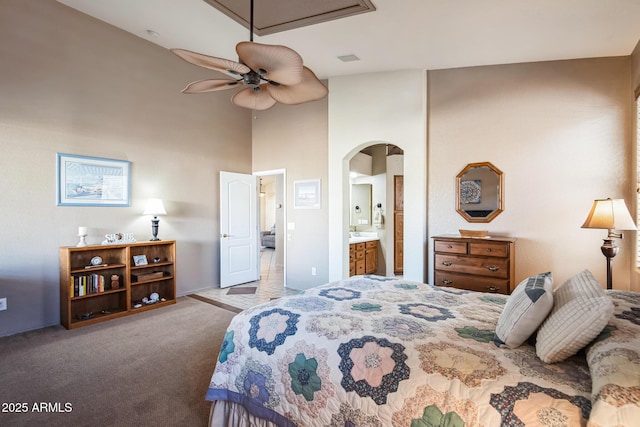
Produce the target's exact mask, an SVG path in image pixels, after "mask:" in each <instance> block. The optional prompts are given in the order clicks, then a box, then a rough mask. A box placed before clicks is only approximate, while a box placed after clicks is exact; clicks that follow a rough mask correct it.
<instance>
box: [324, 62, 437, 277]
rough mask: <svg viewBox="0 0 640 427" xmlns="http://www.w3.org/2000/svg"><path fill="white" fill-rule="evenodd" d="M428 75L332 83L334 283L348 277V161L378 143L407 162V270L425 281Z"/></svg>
mask: <svg viewBox="0 0 640 427" xmlns="http://www.w3.org/2000/svg"><path fill="white" fill-rule="evenodd" d="M426 93H427V89H426V76H425V73H424V71H420V70H409V71H395V72H388V73H372V74H364V75H358V76H343V77H336V78H332V79H330V81H329V153H328V169H329V174H328V175H329V186H328V187H329V188H328V191H329V193H330V195H331V199H330V207H329V279H330V280H339V279H341V278H344V277H348V275H349V253H348V229H349V216H348V215H349V208H348V206H349V179H348V172H349V159H351V157H353V155H354V154H355V153H356V152H358V151H360V150H361V149H362V148H364V147H366V146H369V145H372V144H375V143H391V144H394V145H397V146H398V147H400V148H402V149H403V150H404V154H405V156H404V158H405V165H404V166H405V177H404V179H405V271H404V277H406V278H407V279H410V280H417V281H424V279H425V268H424V266H425V245H426V231H427V228H426V227H427V224H426V222H425V221H424V219H425V218H426V208H427V191H426V175H427V166H426V165H427V149H426V148H427V146H426V104H425V95H426Z"/></svg>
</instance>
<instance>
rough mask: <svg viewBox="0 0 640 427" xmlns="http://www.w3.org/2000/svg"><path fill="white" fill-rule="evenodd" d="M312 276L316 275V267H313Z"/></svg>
mask: <svg viewBox="0 0 640 427" xmlns="http://www.w3.org/2000/svg"><path fill="white" fill-rule="evenodd" d="M311 275H312V276H315V275H316V268H315V267H311Z"/></svg>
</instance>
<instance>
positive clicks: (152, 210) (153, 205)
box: [143, 199, 167, 216]
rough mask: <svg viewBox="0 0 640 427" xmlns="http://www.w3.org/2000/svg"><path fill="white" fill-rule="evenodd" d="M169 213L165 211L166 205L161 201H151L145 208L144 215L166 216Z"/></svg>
mask: <svg viewBox="0 0 640 427" xmlns="http://www.w3.org/2000/svg"><path fill="white" fill-rule="evenodd" d="M166 214H167V211H165V210H164V205H163V204H162V200H160V199H149V200H148V201H147V206H146V207H145V208H144V213H143V215H153V216H158V215H166Z"/></svg>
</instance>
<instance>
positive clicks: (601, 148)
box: [428, 57, 637, 289]
mask: <svg viewBox="0 0 640 427" xmlns="http://www.w3.org/2000/svg"><path fill="white" fill-rule="evenodd" d="M629 69H630V59H629V57H619V58H600V59H586V60H575V61H556V62H542V63H530V64H518V65H500V66H488V67H475V68H463V69H453V70H440V71H430V72H429V73H428V76H429V142H428V144H429V216H428V222H429V235H430V236H433V235H437V234H441V233H452V232H456V231H457V230H458V229H459V228H471V229H488V230H489V231H490V234H507V235H511V236H514V237H517V238H518V242H517V249H516V254H517V255H516V280H521V279H523V278H525V277H526V276H528V275H531V274H536V273H540V272H544V271H552V272H553V275H554V279H555V281H556V283H557V284H561V283H562V282H563V281H564V280H566V279H567V278H568V277H569V276H571V275H573V274H575V273H578V272H579V271H581V270H582V269H585V268H588V269H589V270H591V271H592V272H593V273H594V274H595V276H596V277H597V278H598V279H599V280H600V281H601V283H606V269H605V258H604V256H603V255H602V253H601V252H600V245H601V244H602V239H603V238H604V237H606V234H607V232H606V230H589V229H581V228H580V226H581V225H582V223H583V222H584V220H585V218H586V216H587V213H588V212H589V209H590V208H591V205H592V203H593V200H594V199H597V198H606V197H612V198H625V199H626V201H627V205H628V206H629V207H630V208H631V209H632V212H633V210H634V206H635V203H634V200H635V199H634V194H635V184H634V183H633V182H632V177H633V176H634V172H633V168H634V165H635V160H634V158H633V157H632V156H631V153H632V143H631V130H630V129H631V126H630V117H631V116H632V115H631V108H632V104H631V101H630V100H631V97H630V92H631V90H632V89H631V87H630V79H629ZM481 161H490V162H492V163H493V164H494V165H495V166H496V167H498V168H499V169H501V170H502V171H503V172H504V174H505V191H504V197H505V200H504V203H505V205H504V208H505V210H504V212H503V213H502V214H500V215H499V216H498V217H496V219H494V220H493V221H492V222H491V223H489V224H470V223H467V222H466V221H465V220H464V219H463V218H462V217H461V216H460V215H458V214H457V213H456V211H455V199H454V196H455V194H454V193H455V177H456V175H457V174H458V172H459V171H460V170H462V168H464V166H465V165H466V164H467V163H472V162H481ZM626 235H627V238H625V239H624V240H623V241H619V244H620V246H621V250H620V253H619V254H618V256H617V257H616V258H615V259H614V260H613V269H614V272H613V279H614V287H616V288H621V289H627V288H629V287H630V286H631V284H632V282H633V281H634V280H632V276H634V275H633V274H632V270H633V269H632V263H631V260H632V257H633V255H634V245H633V241H634V238H635V232H627V233H626ZM431 246H432V245H431ZM431 253H432V250H430V254H431ZM430 259H431V260H432V257H430ZM432 262H433V261H431V262H430V265H429V269H430V276H429V277H433V276H432V275H433V271H432V270H433V268H432V265H431V264H432ZM635 289H637V287H635Z"/></svg>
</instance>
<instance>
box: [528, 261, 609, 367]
mask: <svg viewBox="0 0 640 427" xmlns="http://www.w3.org/2000/svg"><path fill="white" fill-rule="evenodd" d="M553 299H554V304H553V309H552V310H551V314H549V317H547V319H546V320H545V321H544V322H543V323H542V326H540V329H539V330H538V336H537V341H536V354H537V355H538V357H539V358H540V359H541V360H542V361H543V362H545V363H555V362H560V361H562V360H565V359H566V358H568V357H571V356H573V355H574V354H576V353H577V352H578V351H580V349H582V348H583V347H585V346H586V345H587V344H589V343H590V342H591V341H593V339H594V338H596V337H597V336H598V334H599V333H600V332H602V330H603V329H604V327H605V326H606V325H607V323H608V322H609V319H610V318H611V315H612V314H613V302H611V298H610V297H609V296H607V294H606V293H605V291H604V290H603V289H602V286H601V285H600V283H598V281H597V280H596V278H595V277H593V274H591V272H590V271H589V270H584V271H582V272H580V273H578V274H576V275H575V276H573V277H571V278H570V279H569V280H567V281H566V282H565V283H564V284H563V285H562V286H560V287H559V288H558V289H556V290H555V292H554V293H553Z"/></svg>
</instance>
